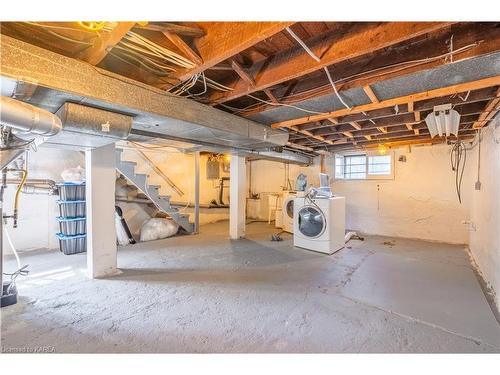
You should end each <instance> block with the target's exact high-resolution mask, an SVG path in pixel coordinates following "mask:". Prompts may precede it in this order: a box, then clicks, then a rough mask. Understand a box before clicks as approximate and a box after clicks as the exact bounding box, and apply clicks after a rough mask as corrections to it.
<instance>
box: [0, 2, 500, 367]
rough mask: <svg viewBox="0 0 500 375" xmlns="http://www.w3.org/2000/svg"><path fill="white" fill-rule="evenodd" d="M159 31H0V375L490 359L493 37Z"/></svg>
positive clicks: (496, 248)
mask: <svg viewBox="0 0 500 375" xmlns="http://www.w3.org/2000/svg"><path fill="white" fill-rule="evenodd" d="M184 6H185V7H187V5H186V4H185V5H184ZM133 14H134V13H132V15H131V16H130V18H132V19H135V18H139V17H140V16H137V17H134V16H133ZM155 15H156V17H160V20H156V21H111V20H109V21H68V20H64V21H63V20H61V21H57V22H56V21H54V17H52V21H50V20H45V19H44V20H39V21H33V20H24V21H22V20H17V21H12V20H11V21H8V22H2V23H1V72H0V79H1V119H0V126H1V129H0V148H1V176H0V187H1V191H0V197H1V215H2V220H1V221H0V222H1V225H2V230H1V231H0V233H1V245H2V246H1V262H0V264H1V272H0V274H1V275H2V295H1V304H2V308H1V348H2V353H3V355H5V357H3V355H2V359H1V361H2V362H4V360H5V362H4V363H7V362H8V358H10V357H9V356H8V354H12V353H496V354H498V353H500V324H499V321H500V314H499V310H498V309H499V305H500V299H499V298H500V297H499V296H500V115H499V114H498V112H499V109H500V22H493V21H488V22H468V21H453V22H452V21H446V22H444V21H418V22H411V21H404V22H395V21H392V20H387V21H356V22H355V21H349V20H340V21H335V20H334V21H328V20H321V21H309V20H308V21H301V20H300V19H299V20H295V21H293V22H292V21H290V22H287V21H285V20H280V21H265V22H264V21H262V22H260V21H244V22H243V21H231V20H229V21H224V22H216V21H212V20H210V21H194V20H193V21H187V20H185V19H184V20H183V18H182V17H176V16H175V13H171V12H170V13H169V12H166V13H161V12H158V13H156V14H155ZM497 16H498V14H497ZM48 17H49V19H50V18H51V14H49V15H48ZM298 17H300V14H299V15H298ZM326 17H329V16H328V15H326ZM331 17H332V18H333V13H332V16H331ZM95 18H98V19H99V18H104V17H103V16H102V15H99V14H96V15H95ZM151 18H152V19H155V18H154V17H151ZM271 18H272V17H271ZM442 18H443V19H445V18H446V17H442ZM73 19H77V16H75V17H74V18H73ZM107 19H109V17H108V18H107ZM179 19H180V20H183V21H182V22H180V21H179ZM234 19H235V20H238V17H236V16H235V17H234ZM333 19H335V18H333ZM12 357H16V356H12ZM497 359H498V357H497ZM497 363H498V362H497ZM0 368H1V367H0ZM16 371H17V370H16ZM2 373H3V371H2ZM5 373H7V372H5ZM96 373H100V371H98V372H96Z"/></svg>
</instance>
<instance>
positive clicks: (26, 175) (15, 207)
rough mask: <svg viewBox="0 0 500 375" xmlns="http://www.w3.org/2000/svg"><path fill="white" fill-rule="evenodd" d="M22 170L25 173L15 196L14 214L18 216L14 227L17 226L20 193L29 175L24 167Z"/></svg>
mask: <svg viewBox="0 0 500 375" xmlns="http://www.w3.org/2000/svg"><path fill="white" fill-rule="evenodd" d="M20 172H21V173H22V174H23V178H22V179H21V183H20V184H19V186H18V187H17V191H16V196H15V198H14V216H15V217H16V218H15V224H14V227H16V226H17V208H18V207H19V195H20V194H21V190H22V189H23V186H24V184H25V183H26V178H27V177H28V171H27V170H25V169H22V170H20Z"/></svg>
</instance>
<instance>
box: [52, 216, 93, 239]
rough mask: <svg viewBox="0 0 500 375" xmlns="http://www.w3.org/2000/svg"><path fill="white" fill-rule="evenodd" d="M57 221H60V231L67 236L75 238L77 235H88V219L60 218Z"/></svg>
mask: <svg viewBox="0 0 500 375" xmlns="http://www.w3.org/2000/svg"><path fill="white" fill-rule="evenodd" d="M57 221H59V231H60V232H61V233H62V234H64V235H65V236H75V235H77V234H85V233H86V229H87V226H86V218H84V217H77V218H66V217H58V218H57Z"/></svg>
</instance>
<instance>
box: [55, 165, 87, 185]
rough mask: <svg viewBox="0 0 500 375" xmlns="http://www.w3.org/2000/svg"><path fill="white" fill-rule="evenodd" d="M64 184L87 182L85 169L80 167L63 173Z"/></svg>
mask: <svg viewBox="0 0 500 375" xmlns="http://www.w3.org/2000/svg"><path fill="white" fill-rule="evenodd" d="M61 177H62V179H63V180H64V182H76V183H78V182H83V181H85V168H82V167H80V166H78V167H76V168H69V169H65V170H64V171H62V173H61Z"/></svg>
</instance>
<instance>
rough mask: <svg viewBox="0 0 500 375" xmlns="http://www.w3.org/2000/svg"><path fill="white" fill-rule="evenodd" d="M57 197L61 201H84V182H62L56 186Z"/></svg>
mask: <svg viewBox="0 0 500 375" xmlns="http://www.w3.org/2000/svg"><path fill="white" fill-rule="evenodd" d="M57 188H58V190H59V197H60V198H61V200H62V201H84V200H85V182H81V183H75V182H63V183H59V184H57Z"/></svg>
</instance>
